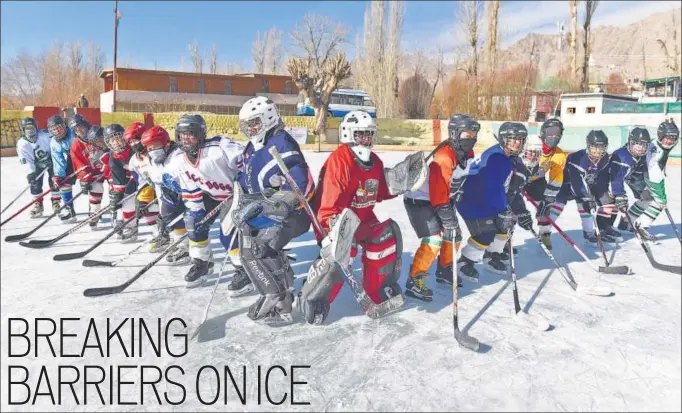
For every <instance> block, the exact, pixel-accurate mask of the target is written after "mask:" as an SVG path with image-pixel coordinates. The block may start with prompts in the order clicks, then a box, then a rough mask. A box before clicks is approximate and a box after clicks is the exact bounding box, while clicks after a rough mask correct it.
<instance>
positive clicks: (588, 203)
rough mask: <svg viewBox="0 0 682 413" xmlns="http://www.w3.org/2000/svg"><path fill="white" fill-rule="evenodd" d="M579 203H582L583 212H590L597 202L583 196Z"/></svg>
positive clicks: (593, 209)
mask: <svg viewBox="0 0 682 413" xmlns="http://www.w3.org/2000/svg"><path fill="white" fill-rule="evenodd" d="M581 203H582V205H583V210H584V211H585V212H592V211H596V210H597V203H596V202H594V200H593V199H592V198H591V197H590V198H583V199H582V200H581Z"/></svg>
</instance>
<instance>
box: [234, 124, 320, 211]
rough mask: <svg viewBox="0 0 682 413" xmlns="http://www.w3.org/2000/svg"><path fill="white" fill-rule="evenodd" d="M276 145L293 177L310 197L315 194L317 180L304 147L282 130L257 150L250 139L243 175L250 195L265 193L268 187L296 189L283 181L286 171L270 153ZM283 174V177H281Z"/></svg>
mask: <svg viewBox="0 0 682 413" xmlns="http://www.w3.org/2000/svg"><path fill="white" fill-rule="evenodd" d="M273 146H274V147H276V148H277V151H278V152H279V154H280V156H281V157H282V159H283V160H284V163H285V164H286V166H287V168H289V172H290V173H291V176H292V178H293V179H294V181H295V182H296V184H297V185H298V187H299V188H300V190H301V192H303V195H304V196H305V197H306V198H310V197H311V196H312V193H313V190H314V187H315V182H314V181H313V177H312V175H311V174H310V168H309V167H308V164H307V163H306V161H305V158H304V157H303V153H302V152H301V147H300V146H299V145H298V142H296V141H295V140H294V138H292V137H291V135H289V134H288V133H287V132H286V131H284V130H281V131H279V132H278V133H276V134H274V135H272V136H271V137H270V138H268V140H267V141H266V142H265V145H264V146H263V147H262V148H261V149H259V150H257V151H256V150H254V147H253V145H252V144H251V143H250V142H249V144H248V145H247V146H246V149H245V150H244V170H243V172H241V173H240V174H239V177H238V179H239V184H240V186H241V187H242V189H243V190H244V192H246V193H248V194H257V193H261V192H265V191H266V190H267V189H275V190H280V189H281V190H284V191H293V189H292V188H291V186H290V185H289V184H288V183H287V182H282V179H281V178H283V177H284V174H283V173H282V171H280V169H279V166H278V165H277V162H276V161H275V160H274V159H273V158H272V155H270V152H269V149H270V148H271V147H273ZM278 175H279V178H278Z"/></svg>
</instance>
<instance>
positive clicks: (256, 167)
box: [232, 96, 315, 325]
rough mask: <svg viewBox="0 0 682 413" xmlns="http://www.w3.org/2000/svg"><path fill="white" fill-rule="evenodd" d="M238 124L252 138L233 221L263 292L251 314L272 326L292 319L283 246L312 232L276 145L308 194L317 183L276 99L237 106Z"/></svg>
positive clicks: (289, 279) (250, 275) (291, 283)
mask: <svg viewBox="0 0 682 413" xmlns="http://www.w3.org/2000/svg"><path fill="white" fill-rule="evenodd" d="M239 128H240V130H241V131H242V132H243V133H244V134H245V135H246V137H247V138H248V139H249V143H248V144H247V145H246V149H245V150H244V169H243V171H242V172H241V173H240V174H239V184H240V188H241V190H242V191H243V196H242V200H241V202H240V204H241V207H237V208H235V206H234V205H233V206H232V208H233V209H236V210H237V213H236V214H233V222H234V224H235V228H237V230H238V231H239V258H240V260H241V264H242V265H243V266H244V268H245V270H246V275H247V276H248V278H249V279H250V280H251V282H252V283H253V285H254V287H255V290H256V291H257V292H258V294H259V297H258V299H257V300H256V302H255V303H253V304H252V305H251V306H250V307H249V312H248V317H249V318H250V319H251V320H253V321H257V322H261V323H264V324H268V325H281V324H288V323H290V322H292V321H293V318H292V314H291V311H292V305H293V301H294V296H293V290H294V271H293V269H292V268H291V266H290V264H289V257H288V256H287V254H286V253H285V251H283V248H284V247H285V246H286V245H287V244H288V243H289V241H291V240H292V239H293V238H295V237H298V236H300V235H303V234H304V233H306V232H308V230H309V229H310V218H309V217H308V216H307V215H306V212H305V210H304V209H303V208H302V207H301V206H300V203H299V201H298V198H296V194H295V193H294V192H293V189H292V188H291V187H290V186H289V184H288V183H287V182H286V180H285V178H284V175H283V173H282V171H281V170H280V168H279V166H278V165H277V163H276V161H275V160H274V159H273V157H272V155H271V153H270V152H269V149H270V148H271V147H275V148H276V149H277V151H278V152H279V153H280V155H281V157H282V158H283V160H284V162H285V163H286V165H287V167H288V168H289V170H290V173H291V176H292V178H293V179H294V180H295V181H296V183H297V184H298V187H299V188H300V189H301V191H303V195H304V196H306V197H307V198H308V199H310V197H312V195H313V194H314V188H315V182H314V180H313V178H312V176H311V174H310V171H309V168H308V164H307V163H306V161H305V158H304V157H303V153H302V152H301V148H300V147H299V145H298V143H297V142H296V141H295V140H294V138H292V137H291V135H289V133H287V132H286V131H285V130H284V123H283V121H282V119H281V117H280V115H279V111H278V109H277V106H276V105H275V103H274V102H273V101H272V100H270V99H268V98H266V97H263V96H258V97H255V98H252V99H249V100H248V101H246V103H244V105H243V106H242V108H241V110H240V111H239ZM238 275H239V274H237V275H236V276H235V277H237V276H238Z"/></svg>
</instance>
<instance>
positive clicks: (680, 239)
mask: <svg viewBox="0 0 682 413" xmlns="http://www.w3.org/2000/svg"><path fill="white" fill-rule="evenodd" d="M665 214H666V215H667V216H668V220H670V226H671V227H673V231H675V235H677V240H678V241H680V244H682V237H680V231H678V230H677V225H675V221H674V220H673V216H672V215H671V214H670V210H668V207H665Z"/></svg>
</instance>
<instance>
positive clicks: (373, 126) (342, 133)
mask: <svg viewBox="0 0 682 413" xmlns="http://www.w3.org/2000/svg"><path fill="white" fill-rule="evenodd" d="M376 134H377V122H376V119H374V118H373V117H371V116H370V115H369V113H367V112H365V111H362V110H354V111H351V112H348V113H347V114H346V116H344V117H343V120H342V121H341V124H340V125H339V142H341V143H345V144H346V145H348V146H350V149H351V150H352V151H353V152H354V153H355V155H356V156H357V157H358V158H359V159H360V160H361V161H362V162H365V163H366V162H369V158H370V155H371V154H372V147H373V146H374V141H375V138H376Z"/></svg>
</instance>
